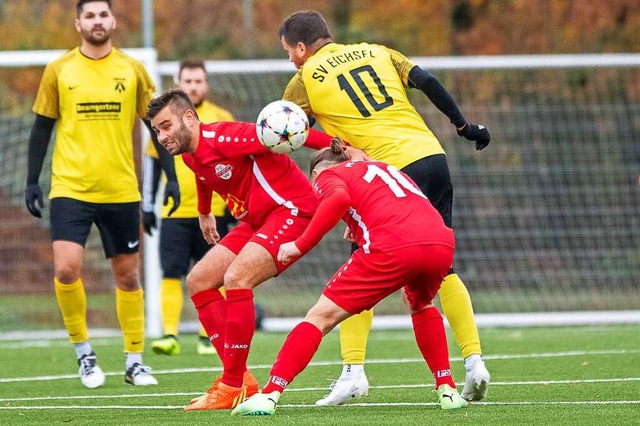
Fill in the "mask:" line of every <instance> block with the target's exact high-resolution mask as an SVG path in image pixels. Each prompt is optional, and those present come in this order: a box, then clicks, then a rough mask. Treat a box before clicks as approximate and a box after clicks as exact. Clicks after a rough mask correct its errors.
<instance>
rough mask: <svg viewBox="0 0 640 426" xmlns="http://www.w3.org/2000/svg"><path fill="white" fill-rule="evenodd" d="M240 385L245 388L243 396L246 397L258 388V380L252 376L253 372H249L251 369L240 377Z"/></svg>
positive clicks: (256, 391) (255, 392)
mask: <svg viewBox="0 0 640 426" xmlns="http://www.w3.org/2000/svg"><path fill="white" fill-rule="evenodd" d="M242 385H243V386H244V387H245V388H247V392H246V396H245V397H246V398H251V397H252V396H253V395H255V394H257V393H258V391H259V390H260V389H259V388H258V381H257V380H256V378H255V377H253V374H251V371H249V370H247V371H245V372H244V376H243V377H242Z"/></svg>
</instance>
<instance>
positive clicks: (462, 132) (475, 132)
mask: <svg viewBox="0 0 640 426" xmlns="http://www.w3.org/2000/svg"><path fill="white" fill-rule="evenodd" d="M458 136H462V137H464V138H465V139H468V140H470V141H475V142H476V149H477V150H478V151H480V150H482V149H484V148H486V147H487V145H489V142H490V141H491V135H490V134H489V130H487V128H486V127H484V126H483V125H482V124H471V123H467V124H465V125H464V126H463V127H462V128H461V129H458Z"/></svg>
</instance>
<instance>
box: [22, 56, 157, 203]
mask: <svg viewBox="0 0 640 426" xmlns="http://www.w3.org/2000/svg"><path fill="white" fill-rule="evenodd" d="M154 91H155V87H154V85H153V81H152V80H151V78H150V77H149V74H147V72H146V70H145V69H144V67H143V66H142V63H140V62H139V61H137V60H135V59H133V58H131V57H129V56H127V55H126V54H124V53H122V52H121V51H119V50H118V49H112V51H111V53H109V55H107V56H106V57H104V58H102V59H97V60H94V59H89V58H87V57H86V56H84V55H83V54H82V53H80V48H78V47H76V48H75V49H72V50H70V51H68V52H67V53H65V54H64V55H63V56H62V57H60V58H58V59H56V60H55V61H53V62H51V63H50V64H48V65H47V67H46V68H45V70H44V74H43V76H42V81H41V82H40V87H39V88H38V94H37V96H36V100H35V103H34V106H33V112H35V113H36V114H40V115H42V116H45V117H49V118H53V119H55V120H57V121H56V139H55V146H54V148H53V159H52V161H53V164H52V178H51V192H50V194H49V198H56V197H69V198H74V199H76V200H80V201H86V202H92V203H128V202H135V201H140V192H139V191H138V179H137V176H136V169H135V165H134V156H133V135H132V133H133V128H134V125H135V120H136V113H137V114H138V115H139V116H140V117H144V116H145V114H146V110H147V105H148V104H149V101H151V99H152V98H153V93H154Z"/></svg>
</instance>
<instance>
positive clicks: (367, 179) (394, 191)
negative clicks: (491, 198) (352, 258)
mask: <svg viewBox="0 0 640 426" xmlns="http://www.w3.org/2000/svg"><path fill="white" fill-rule="evenodd" d="M315 185H318V187H319V189H320V192H321V193H323V192H330V190H329V188H331V187H334V186H336V185H337V186H343V187H345V188H346V190H347V192H348V193H349V195H350V198H351V206H350V208H349V211H348V213H347V214H346V215H345V216H344V218H343V219H344V220H345V222H347V224H348V225H349V228H350V229H351V230H352V232H354V235H355V237H356V242H358V245H359V246H361V247H363V249H364V250H365V251H367V250H370V251H387V250H393V249H397V248H400V247H407V246H412V245H421V244H445V245H452V244H453V243H454V242H453V231H452V230H451V229H450V228H448V227H446V226H445V224H444V222H443V220H442V217H441V216H440V214H439V213H438V212H437V210H436V209H435V208H434V207H433V206H432V205H431V203H430V202H429V200H427V198H426V197H425V196H424V195H423V194H422V192H420V190H419V189H418V188H417V187H416V185H415V183H413V181H412V180H411V179H410V178H409V177H408V176H407V175H405V174H404V173H402V172H401V171H399V170H398V169H397V168H395V167H393V166H390V165H388V164H386V163H381V162H372V161H353V162H344V163H341V164H339V165H337V166H335V167H332V168H330V169H327V170H325V171H323V172H321V173H320V175H319V176H318V178H317V179H316V181H315ZM323 188H324V189H323Z"/></svg>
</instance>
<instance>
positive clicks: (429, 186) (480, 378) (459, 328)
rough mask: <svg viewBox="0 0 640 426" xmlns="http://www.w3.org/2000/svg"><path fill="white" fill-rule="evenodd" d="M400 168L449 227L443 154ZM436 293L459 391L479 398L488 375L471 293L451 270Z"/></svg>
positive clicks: (448, 190)
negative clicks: (460, 375)
mask: <svg viewBox="0 0 640 426" xmlns="http://www.w3.org/2000/svg"><path fill="white" fill-rule="evenodd" d="M402 171H403V172H405V173H407V174H408V175H409V176H410V177H411V178H412V179H413V180H414V181H415V182H416V183H417V184H418V186H419V187H420V190H421V191H422V192H423V193H424V194H425V195H426V196H427V198H428V199H429V201H431V203H432V204H433V206H434V207H435V208H436V210H438V212H439V213H440V215H441V216H442V219H443V220H444V223H445V224H446V225H447V226H448V227H450V228H452V207H453V187H452V185H451V175H450V173H449V167H448V165H447V159H446V156H445V155H444V154H439V155H432V156H429V157H425V158H422V159H421V160H418V161H416V162H414V163H412V164H410V165H408V166H406V167H404V168H403V169H402ZM438 295H439V296H440V304H441V305H442V310H443V312H444V315H445V316H446V317H447V320H448V321H449V325H450V326H451V330H452V331H453V335H454V337H455V340H456V343H457V344H458V347H459V348H460V351H461V353H462V357H463V358H464V360H465V369H466V377H465V387H464V389H463V391H462V395H463V397H464V398H465V399H467V400H470V401H477V400H480V399H482V398H484V397H485V396H486V394H487V386H488V384H489V380H490V376H489V372H488V371H487V369H486V367H485V365H484V361H483V360H482V349H481V347H480V336H479V333H478V327H477V325H476V320H475V316H474V312H473V305H472V303H471V297H470V296H469V292H468V290H467V287H466V286H465V284H464V282H463V281H462V280H461V279H460V277H459V276H458V275H457V274H455V273H454V272H453V270H451V271H450V272H449V274H448V275H447V276H446V277H445V279H444V281H443V282H442V285H441V287H440V291H439V292H438Z"/></svg>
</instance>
